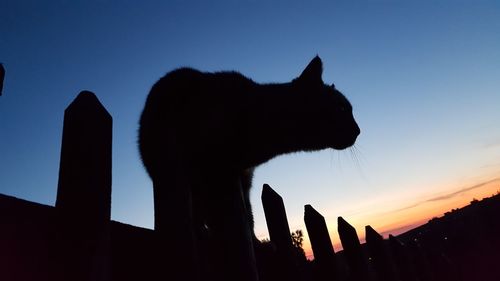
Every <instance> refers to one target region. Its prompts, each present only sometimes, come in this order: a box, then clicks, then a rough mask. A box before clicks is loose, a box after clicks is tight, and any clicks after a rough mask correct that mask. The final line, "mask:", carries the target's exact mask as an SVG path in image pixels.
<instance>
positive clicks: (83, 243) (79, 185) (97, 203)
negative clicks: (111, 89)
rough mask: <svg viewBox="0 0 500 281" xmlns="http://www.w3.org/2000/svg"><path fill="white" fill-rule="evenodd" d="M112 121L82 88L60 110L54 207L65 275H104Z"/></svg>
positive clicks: (98, 277)
mask: <svg viewBox="0 0 500 281" xmlns="http://www.w3.org/2000/svg"><path fill="white" fill-rule="evenodd" d="M112 122H113V121H112V118H111V115H109V113H108V112H107V111H106V109H105V108H104V107H103V106H102V104H101V103H100V102H99V100H98V99H97V97H96V96H95V95H94V94H93V93H91V92H88V91H83V92H81V93H80V94H79V95H78V96H77V97H76V99H75V100H74V101H73V102H72V103H71V104H70V105H69V106H68V107H67V108H66V110H65V112H64V126H63V136H62V146H61V160H60V167H59V183H58V187H57V200H56V210H57V213H58V218H59V219H58V221H59V235H60V236H61V237H60V238H61V243H60V249H59V251H58V252H59V254H60V260H61V264H62V266H63V268H62V269H61V272H63V273H62V274H63V275H64V276H62V277H61V278H63V279H66V280H109V278H110V271H109V243H108V242H109V221H110V217H111V142H112Z"/></svg>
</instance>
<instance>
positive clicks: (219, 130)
mask: <svg viewBox="0 0 500 281" xmlns="http://www.w3.org/2000/svg"><path fill="white" fill-rule="evenodd" d="M322 72H323V66H322V61H321V59H320V58H319V57H318V56H316V57H315V58H313V59H312V60H311V61H310V63H309V64H308V65H307V67H306V68H305V69H304V70H303V72H302V73H301V74H300V75H299V76H298V77H297V78H295V79H293V80H292V81H291V82H287V83H269V84H260V83H256V82H254V81H252V80H251V79H249V78H247V77H245V76H243V75H242V74H240V73H238V72H234V71H224V72H213V73H212V72H210V73H209V72H201V71H198V70H195V69H192V68H179V69H176V70H173V71H171V72H169V73H167V74H166V75H165V76H164V77H162V78H161V79H160V80H159V81H158V82H156V84H154V86H153V87H152V89H151V91H150V93H149V95H148V97H147V100H146V103H145V106H144V110H143V112H142V115H141V118H140V128H139V140H138V142H139V150H140V154H141V158H142V161H143V164H144V166H145V168H146V170H147V172H148V174H149V176H150V177H151V179H152V181H153V192H154V209H155V229H156V230H159V231H162V232H163V233H165V235H170V236H169V237H170V238H169V239H173V240H177V239H187V240H190V239H192V240H195V238H194V236H196V234H194V233H195V232H196V230H197V229H198V228H203V227H205V228H208V229H210V228H211V227H212V226H211V224H214V225H215V223H214V221H216V220H217V219H218V218H215V217H211V214H217V215H218V216H220V215H221V214H223V213H224V212H223V211H220V210H219V211H213V208H219V207H214V205H217V204H216V203H217V201H218V198H220V196H221V193H220V192H224V191H220V190H218V189H219V186H218V184H217V181H218V180H221V179H223V178H225V177H238V178H239V179H240V181H241V185H242V190H243V193H244V200H245V205H246V210H247V216H248V221H249V225H250V227H251V229H253V224H254V222H253V215H252V211H251V205H250V199H249V193H250V187H251V184H252V175H253V169H254V168H255V167H257V166H258V165H260V164H262V163H265V162H267V161H269V160H270V159H272V158H274V157H276V156H278V155H283V154H288V153H293V152H298V151H318V150H322V149H327V148H333V149H337V150H341V149H345V148H348V147H350V146H352V145H353V144H354V143H355V141H356V138H357V136H358V135H359V133H360V129H359V127H358V125H357V123H356V121H355V119H354V117H353V114H352V106H351V104H350V103H349V101H348V100H347V99H346V97H345V96H344V95H343V94H342V93H341V92H340V91H338V90H337V89H336V88H335V86H334V85H326V84H325V83H324V82H323V80H322ZM211 208H212V209H211ZM207 210H211V211H207ZM169 227H171V228H172V229H174V228H175V230H169V229H168V228H169ZM177 230H179V233H181V232H182V233H188V232H189V231H192V232H193V231H194V232H193V237H188V238H186V237H185V236H183V237H180V235H176V234H174V233H172V232H175V231H177ZM185 231H187V232H185ZM162 235H163V234H162ZM254 237H255V236H254ZM254 239H255V238H254ZM188 242H189V241H188ZM190 250H192V249H185V248H184V251H187V252H189V251H190Z"/></svg>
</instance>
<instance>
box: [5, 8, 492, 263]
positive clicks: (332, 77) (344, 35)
mask: <svg viewBox="0 0 500 281" xmlns="http://www.w3.org/2000/svg"><path fill="white" fill-rule="evenodd" d="M499 30H500V3H499V2H498V1H444V0H441V1H425V0H424V1H389V0H387V1H382V0H380V1H376V0H368V1H314V0H313V1H257V0H242V1H236V0H232V1H189V0H184V1H180V0H179V1H159V0H158V1H130V0H125V1H112V0H109V1H106V0H90V1H83V0H72V1H69V0H58V1H39V0H36V1H35V0H32V1H29V0H2V1H1V2H0V62H2V63H3V64H4V66H5V68H6V70H7V74H6V78H5V84H4V91H3V96H1V97H0V193H2V194H6V195H11V196H15V197H18V198H22V199H26V200H30V201H34V202H39V203H42V204H48V205H54V204H55V198H56V192H57V190H56V187H57V176H58V169H59V153H60V146H61V136H62V124H63V113H64V109H65V108H66V107H67V106H68V105H69V104H70V103H71V101H72V100H73V99H74V98H75V97H76V95H77V94H78V93H79V92H80V91H82V90H90V91H92V92H94V93H95V94H96V95H97V97H98V98H99V100H100V101H101V103H102V104H103V105H104V106H105V107H106V108H107V110H108V111H109V113H110V114H111V115H112V116H113V178H112V181H113V191H112V219H113V220H116V221H120V222H124V223H128V224H132V225H136V226H140V227H146V228H152V227H153V197H152V188H151V181H150V180H149V178H148V176H147V174H146V172H145V170H144V168H143V166H142V164H141V161H140V158H139V153H138V149H137V144H136V142H137V129H138V120H139V116H140V113H141V110H142V108H143V106H144V102H145V99H146V96H147V94H148V92H149V89H150V88H151V86H152V85H153V83H155V82H156V81H157V80H158V79H159V78H160V77H161V76H163V75H164V74H165V73H167V72H168V71H170V70H173V69H175V68H178V67H181V66H190V67H194V68H197V69H200V70H203V71H219V70H237V71H239V72H240V73H242V74H243V75H245V76H247V77H249V78H251V79H253V80H254V81H256V82H259V83H267V82H288V81H290V80H292V79H293V78H295V77H297V76H298V75H299V74H300V73H301V71H302V70H303V68H304V67H305V66H306V65H307V63H308V62H309V61H310V60H311V59H312V58H313V57H314V56H315V55H319V56H320V57H321V58H322V60H323V66H324V72H323V80H324V81H325V83H327V84H330V83H335V85H336V87H337V88H338V89H340V90H341V91H342V92H343V93H344V94H345V95H346V96H347V98H348V99H349V100H350V101H351V103H352V105H353V107H354V115H355V118H356V120H357V122H358V124H359V126H360V128H361V135H360V136H359V138H358V141H357V143H356V146H355V148H354V149H351V150H345V151H333V150H325V151H321V152H314V153H296V154H292V155H286V156H280V157H278V158H276V159H274V160H272V161H270V162H268V163H265V164H263V165H261V166H259V167H258V168H257V169H256V172H255V178H254V188H253V189H252V193H251V196H252V198H251V201H252V204H253V209H254V216H255V221H256V226H255V231H256V234H257V235H258V237H260V238H265V237H268V233H267V230H266V222H265V217H264V213H263V209H262V205H261V203H260V192H261V190H262V185H263V184H264V183H268V184H269V185H271V187H273V188H274V189H275V190H276V191H277V192H278V193H279V194H280V195H281V196H282V197H283V199H284V202H285V206H286V212H287V215H288V219H289V225H290V228H291V230H295V229H302V230H306V229H305V225H304V223H303V212H304V205H306V204H311V205H312V206H313V207H314V208H315V209H316V210H317V211H319V212H320V213H321V214H323V216H324V217H325V219H326V221H327V224H328V227H329V230H330V234H331V237H332V242H333V243H334V245H335V248H336V249H339V247H340V246H339V239H338V236H337V234H336V228H337V226H336V220H337V217H338V216H342V217H343V218H345V219H346V220H347V221H348V222H350V223H351V224H352V225H353V226H355V227H356V228H357V230H358V234H359V236H361V237H363V236H364V226H365V225H368V224H369V225H371V226H372V227H374V228H375V229H376V230H378V231H379V232H381V233H383V234H384V235H387V234H388V233H393V234H398V233H401V232H402V231H405V230H408V229H410V228H412V227H415V226H417V225H419V224H423V223H425V222H427V221H428V220H429V219H430V218H432V217H436V216H440V215H442V214H443V213H444V212H446V211H449V210H451V209H452V208H458V207H461V206H464V205H467V204H468V203H469V202H470V201H471V200H472V199H473V198H477V199H480V198H483V197H486V196H490V195H492V194H494V193H496V192H497V191H498V190H500V127H499V124H500V110H499V109H500V91H499V90H498V89H500V79H499V77H500V32H498V31H499ZM304 233H305V234H306V238H307V231H304ZM304 247H305V248H306V251H307V252H308V254H310V245H309V242H308V240H307V239H306V243H305V245H304Z"/></svg>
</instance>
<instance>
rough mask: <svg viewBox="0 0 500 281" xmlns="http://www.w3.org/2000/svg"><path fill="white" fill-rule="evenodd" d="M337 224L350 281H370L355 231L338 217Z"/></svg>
mask: <svg viewBox="0 0 500 281" xmlns="http://www.w3.org/2000/svg"><path fill="white" fill-rule="evenodd" d="M337 222H338V232H339V236H340V242H341V243H342V247H343V248H344V255H345V257H346V261H347V265H348V266H349V272H350V275H351V277H352V280H356V281H366V280H370V274H369V271H368V264H367V262H366V259H365V256H364V254H363V251H362V250H361V244H360V243H359V238H358V234H357V233H356V229H355V228H354V227H353V226H352V225H350V224H349V223H348V222H347V221H345V220H344V219H343V218H342V217H338V220H337Z"/></svg>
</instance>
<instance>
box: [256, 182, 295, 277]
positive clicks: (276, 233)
mask: <svg viewBox="0 0 500 281" xmlns="http://www.w3.org/2000/svg"><path fill="white" fill-rule="evenodd" d="M261 199H262V205H263V207H264V215H265V217H266V223H267V229H268V231H269V236H270V240H271V242H272V243H274V245H275V246H276V251H277V255H278V257H279V259H280V261H281V263H282V264H281V266H282V267H283V275H282V280H296V279H297V278H298V273H297V268H296V261H295V258H294V255H293V244H292V237H291V235H290V227H289V226H288V219H287V217H286V211H285V205H284V204H283V198H281V196H280V195H279V194H278V193H276V191H274V190H273V189H272V188H271V187H270V186H269V185H268V184H264V186H263V189H262V196H261Z"/></svg>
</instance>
